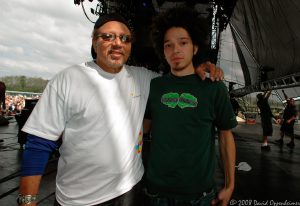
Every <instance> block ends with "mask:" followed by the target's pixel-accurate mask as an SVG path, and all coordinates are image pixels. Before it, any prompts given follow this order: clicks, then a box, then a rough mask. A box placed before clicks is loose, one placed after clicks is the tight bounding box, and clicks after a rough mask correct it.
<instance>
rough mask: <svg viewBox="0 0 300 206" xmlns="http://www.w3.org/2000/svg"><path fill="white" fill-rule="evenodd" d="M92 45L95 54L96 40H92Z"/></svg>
mask: <svg viewBox="0 0 300 206" xmlns="http://www.w3.org/2000/svg"><path fill="white" fill-rule="evenodd" d="M92 45H93V48H94V51H95V52H96V51H97V46H98V44H97V40H96V39H94V38H93V41H92Z"/></svg>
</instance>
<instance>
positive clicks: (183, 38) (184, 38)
mask: <svg viewBox="0 0 300 206" xmlns="http://www.w3.org/2000/svg"><path fill="white" fill-rule="evenodd" d="M178 39H179V40H189V39H191V38H189V37H180V38H178ZM169 41H170V40H168V39H167V40H164V43H166V42H169Z"/></svg>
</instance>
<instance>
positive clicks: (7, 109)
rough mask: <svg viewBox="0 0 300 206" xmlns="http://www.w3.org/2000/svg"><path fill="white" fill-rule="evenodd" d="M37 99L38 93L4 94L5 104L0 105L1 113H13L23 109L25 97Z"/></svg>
mask: <svg viewBox="0 0 300 206" xmlns="http://www.w3.org/2000/svg"><path fill="white" fill-rule="evenodd" d="M29 98H30V99H39V98H40V96H39V95H35V96H30V97H28V96H25V95H20V94H18V95H10V94H6V95H5V101H4V103H5V106H1V107H0V111H1V114H2V115H8V116H10V115H15V114H19V113H20V112H21V111H22V109H24V107H25V100H26V99H29Z"/></svg>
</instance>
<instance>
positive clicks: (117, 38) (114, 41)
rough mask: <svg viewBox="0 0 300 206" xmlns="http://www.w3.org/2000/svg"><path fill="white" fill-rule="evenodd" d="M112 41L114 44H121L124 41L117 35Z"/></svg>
mask: <svg viewBox="0 0 300 206" xmlns="http://www.w3.org/2000/svg"><path fill="white" fill-rule="evenodd" d="M112 43H113V44H114V45H121V44H122V41H121V39H120V37H118V36H116V38H115V39H114V40H113V41H112Z"/></svg>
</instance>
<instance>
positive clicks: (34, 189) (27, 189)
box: [19, 175, 42, 206]
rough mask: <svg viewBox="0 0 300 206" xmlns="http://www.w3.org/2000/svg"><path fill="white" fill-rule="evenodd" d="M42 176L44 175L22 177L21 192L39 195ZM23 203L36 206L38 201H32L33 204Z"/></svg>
mask: <svg viewBox="0 0 300 206" xmlns="http://www.w3.org/2000/svg"><path fill="white" fill-rule="evenodd" d="M41 178H42V175H35V176H24V177H21V180H20V189H19V193H20V194H21V195H37V194H38V193H39V187H40V182H41ZM23 205H24V206H35V205H36V202H32V203H31V204H23ZM23 205H22V206H23Z"/></svg>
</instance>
